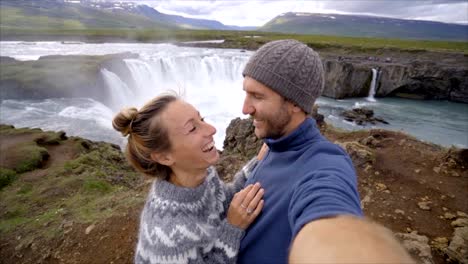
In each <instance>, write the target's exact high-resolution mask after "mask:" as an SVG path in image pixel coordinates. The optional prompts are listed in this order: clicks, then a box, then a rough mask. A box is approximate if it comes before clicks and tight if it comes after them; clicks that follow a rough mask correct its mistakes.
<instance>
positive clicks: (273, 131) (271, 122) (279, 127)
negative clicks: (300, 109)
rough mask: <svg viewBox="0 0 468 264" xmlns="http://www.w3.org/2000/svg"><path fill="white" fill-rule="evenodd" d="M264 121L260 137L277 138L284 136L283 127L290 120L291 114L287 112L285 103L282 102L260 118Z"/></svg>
mask: <svg viewBox="0 0 468 264" xmlns="http://www.w3.org/2000/svg"><path fill="white" fill-rule="evenodd" d="M262 119H263V120H264V121H265V127H264V132H265V135H264V136H262V138H271V139H278V138H281V137H282V136H284V134H285V128H286V126H287V125H288V124H289V122H290V121H291V115H290V114H289V113H288V107H287V103H286V102H283V104H281V107H280V108H279V109H278V110H277V111H276V112H274V113H272V114H269V115H268V116H265V117H263V118H262Z"/></svg>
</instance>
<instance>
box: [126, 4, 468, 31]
mask: <svg viewBox="0 0 468 264" xmlns="http://www.w3.org/2000/svg"><path fill="white" fill-rule="evenodd" d="M120 1H122V0H120ZM127 1H128V2H138V3H144V4H147V5H149V6H152V7H154V8H155V9H156V10H158V11H160V12H162V13H167V14H173V15H182V16H185V17H192V18H204V19H213V20H218V21H220V22H221V23H223V24H225V25H236V26H262V25H263V24H265V23H266V22H268V21H269V20H271V19H272V18H274V17H275V16H277V15H279V14H281V13H285V12H290V11H292V12H310V13H335V14H361V15H376V16H384V17H392V18H403V19H420V20H433V21H441V22H448V23H463V24H468V0H439V1H436V0H432V1H421V0H406V1H402V0H367V1H365V0H364V1H362V0H359V1H358V0H348V1H342V0H319V1H314V0H309V1H294V0H290V1H274V0H263V1H260V0H259V1H255V0H252V1H247V0H244V1H237V0H226V1H215V0H212V1H189V0H185V1H182V0H127Z"/></svg>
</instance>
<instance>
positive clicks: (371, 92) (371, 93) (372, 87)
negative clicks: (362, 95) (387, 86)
mask: <svg viewBox="0 0 468 264" xmlns="http://www.w3.org/2000/svg"><path fill="white" fill-rule="evenodd" d="M377 73H378V72H377V70H376V69H374V68H372V81H371V84H370V88H369V95H368V96H367V98H366V100H367V101H369V102H376V100H375V98H374V96H375V85H376V82H377Z"/></svg>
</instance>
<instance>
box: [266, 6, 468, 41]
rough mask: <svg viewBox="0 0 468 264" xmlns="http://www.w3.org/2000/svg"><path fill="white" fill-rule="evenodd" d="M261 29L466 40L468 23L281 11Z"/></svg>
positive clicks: (353, 35) (351, 35)
mask: <svg viewBox="0 0 468 264" xmlns="http://www.w3.org/2000/svg"><path fill="white" fill-rule="evenodd" d="M258 30H260V31H268V32H282V33H297V34H316V35H337V36H350V37H377V38H401V39H428V40H463V41H467V40H468V25H459V24H447V23H441V22H433V21H420V20H405V19H394V18H384V17H374V16H358V15H337V14H315V13H292V12H289V13H284V14H281V15H279V16H277V17H275V18H273V19H272V20H270V21H269V22H268V23H266V24H265V25H264V26H262V27H260V28H259V29H258Z"/></svg>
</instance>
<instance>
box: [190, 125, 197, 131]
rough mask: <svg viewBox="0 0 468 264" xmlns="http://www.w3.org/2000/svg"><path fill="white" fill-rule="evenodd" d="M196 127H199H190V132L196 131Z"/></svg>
mask: <svg viewBox="0 0 468 264" xmlns="http://www.w3.org/2000/svg"><path fill="white" fill-rule="evenodd" d="M195 129H197V127H196V126H194V127H193V128H192V129H190V131H189V132H193V131H195Z"/></svg>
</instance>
